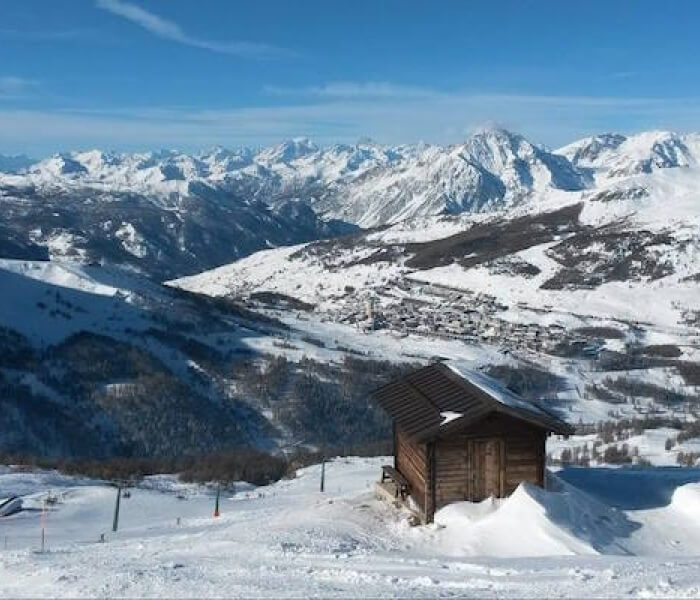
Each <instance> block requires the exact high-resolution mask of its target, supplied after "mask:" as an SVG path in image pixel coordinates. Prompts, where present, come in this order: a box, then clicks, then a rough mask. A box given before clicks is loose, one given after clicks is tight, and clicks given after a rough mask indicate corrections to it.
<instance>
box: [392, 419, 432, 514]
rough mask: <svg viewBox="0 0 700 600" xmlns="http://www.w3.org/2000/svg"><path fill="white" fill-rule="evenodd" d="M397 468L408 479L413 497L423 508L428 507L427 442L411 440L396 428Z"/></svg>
mask: <svg viewBox="0 0 700 600" xmlns="http://www.w3.org/2000/svg"><path fill="white" fill-rule="evenodd" d="M395 439H396V450H395V462H396V468H397V469H398V470H399V472H400V473H401V474H402V475H403V476H404V477H405V478H406V479H407V480H408V483H409V485H410V486H411V497H412V498H413V499H414V500H415V501H416V503H418V505H419V506H420V507H421V508H422V509H425V508H426V501H425V500H426V498H425V496H426V491H427V488H426V481H427V476H428V456H427V448H426V445H425V444H419V443H417V442H414V441H412V440H410V439H409V438H408V437H407V436H406V434H405V433H403V432H402V431H401V430H400V429H399V428H398V427H397V428H396V438H395Z"/></svg>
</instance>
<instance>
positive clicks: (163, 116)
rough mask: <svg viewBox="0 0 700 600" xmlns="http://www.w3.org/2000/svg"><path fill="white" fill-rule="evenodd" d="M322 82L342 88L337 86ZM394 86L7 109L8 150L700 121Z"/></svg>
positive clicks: (679, 110) (446, 136)
mask: <svg viewBox="0 0 700 600" xmlns="http://www.w3.org/2000/svg"><path fill="white" fill-rule="evenodd" d="M319 87H321V88H324V89H325V88H327V89H334V88H333V86H330V85H329V86H319ZM335 89H338V88H335ZM345 89H346V91H350V90H351V89H352V88H345ZM360 89H368V88H366V87H364V88H363V87H362V86H360V87H358V88H357V90H360ZM388 90H389V88H387V89H385V92H386V93H385V94H384V95H383V96H381V95H379V96H375V97H374V98H373V99H371V98H365V97H361V98H358V97H357V95H355V96H353V95H352V94H348V96H347V97H341V96H338V95H333V94H326V95H320V96H319V97H311V98H310V99H309V100H308V101H307V102H297V101H296V100H295V102H284V103H281V104H280V105H277V106H250V107H233V108H229V109H211V110H207V109H201V108H191V107H190V108H188V107H167V106H166V107H142V108H139V107H131V108H129V107H119V108H116V107H115V108H113V109H97V108H92V109H70V108H68V107H66V108H64V109H62V110H59V109H54V110H51V111H49V110H26V109H6V110H3V109H0V131H2V133H3V135H2V139H0V152H9V153H16V152H27V153H30V154H33V155H40V154H47V153H50V152H53V151H56V150H65V149H71V148H80V147H82V148H85V147H101V148H112V149H118V150H145V149H153V148H159V147H177V148H182V149H197V148H202V147H207V146H212V145H215V144H220V145H223V146H237V145H259V144H272V143H276V142H278V141H279V140H281V139H285V138H290V137H295V136H300V135H304V136H308V137H311V138H313V139H315V140H317V141H319V142H320V143H336V142H346V143H352V142H354V141H356V140H357V139H359V138H360V137H363V136H368V135H369V136H371V137H372V138H374V139H376V140H377V141H379V142H383V143H390V144H399V143H410V142H416V141H419V140H424V141H426V142H431V143H442V144H444V143H456V142H459V141H461V140H463V139H464V138H465V136H466V135H467V132H469V131H472V130H474V129H476V128H477V127H478V126H479V125H481V124H483V123H485V122H489V121H494V122H498V123H500V124H502V125H503V126H505V127H506V128H508V129H512V130H514V131H518V132H520V133H522V134H523V135H525V136H526V137H528V138H529V139H531V140H532V141H533V142H536V143H545V144H547V145H549V146H550V147H557V146H560V145H563V144H565V143H568V142H571V141H573V140H575V139H578V138H581V137H584V136H586V135H591V134H593V133H599V132H601V131H620V132H621V133H629V132H634V131H641V130H645V129H673V130H679V131H691V130H694V129H697V123H699V122H700V101H698V99H697V98H675V99H669V98H641V97H640V98H616V97H606V96H542V95H540V96H538V95H531V96H528V95H517V94H515V95H507V94H488V93H482V94H468V93H461V94H456V93H453V94H445V93H442V92H439V91H436V92H435V93H434V94H430V93H426V94H424V95H423V96H421V97H413V98H412V99H411V100H410V101H403V100H401V98H400V97H397V96H396V95H395V94H393V92H395V91H397V90H398V87H394V88H391V90H392V94H389V93H388Z"/></svg>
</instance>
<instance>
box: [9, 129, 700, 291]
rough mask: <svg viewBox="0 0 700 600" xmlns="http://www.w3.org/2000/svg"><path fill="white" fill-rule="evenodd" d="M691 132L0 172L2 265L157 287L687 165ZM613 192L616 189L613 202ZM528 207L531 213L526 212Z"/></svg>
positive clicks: (232, 154)
mask: <svg viewBox="0 0 700 600" xmlns="http://www.w3.org/2000/svg"><path fill="white" fill-rule="evenodd" d="M699 156H700V136H699V135H697V134H689V135H677V134H673V133H669V132H646V133H641V134H638V135H636V136H629V137H626V136H623V135H620V134H604V135H601V136H595V137H593V138H587V139H584V140H580V141H578V142H575V143H574V144H571V145H569V146H565V147H564V148H562V149H560V150H558V151H556V152H549V151H547V150H545V149H543V148H541V147H538V146H536V145H534V144H532V143H530V142H529V141H527V140H526V139H525V138H523V137H522V136H520V135H517V134H514V133H511V132H508V131H505V130H503V129H491V130H483V131H479V132H477V133H476V134H474V135H473V136H471V137H470V138H469V139H467V140H466V141H465V142H464V143H462V144H458V145H452V146H445V147H441V146H435V145H425V144H417V145H404V146H381V145H378V144H374V143H372V142H360V143H358V144H356V145H335V146H331V147H328V148H320V147H318V146H317V145H315V144H314V143H312V142H311V141H309V140H307V139H304V138H298V139H295V140H290V141H287V142H284V143H282V144H280V145H278V146H275V147H271V148H266V149H251V148H241V149H236V150H227V149H224V148H215V149H213V150H210V151H207V152H202V153H199V154H185V153H180V152H176V151H160V152H151V153H134V154H119V153H111V152H104V151H99V150H92V151H87V152H71V153H64V154H58V155H55V156H52V157H50V158H48V159H45V160H42V161H39V162H36V163H34V164H32V165H31V166H28V167H26V168H24V169H20V172H18V173H0V203H2V205H3V207H4V210H3V216H2V217H0V228H1V229H2V230H3V231H7V232H9V233H8V234H7V237H8V239H11V240H12V241H11V243H10V242H6V243H5V244H4V246H7V249H6V250H5V251H3V252H4V254H3V255H4V256H9V257H16V258H23V257H26V258H37V256H38V254H37V252H39V253H41V249H42V248H44V249H46V250H45V252H46V253H47V254H48V255H50V256H53V257H62V256H63V257H66V256H67V257H71V258H81V259H83V260H86V261H96V260H100V261H106V262H110V263H115V264H121V265H124V266H128V267H129V268H131V269H136V270H140V271H142V272H144V273H147V274H149V275H151V276H153V277H157V278H161V279H163V278H171V277H177V276H181V275H187V274H191V273H195V272H197V271H202V270H206V269H209V268H212V267H215V266H218V265H221V264H226V263H228V262H231V261H233V260H236V259H238V258H241V257H243V256H247V255H249V254H251V253H253V252H255V251H257V250H261V249H265V248H269V247H276V246H280V245H286V244H293V243H299V242H306V241H310V240H313V239H318V238H323V237H332V236H334V235H338V234H341V233H347V232H349V231H351V230H352V227H351V226H349V224H352V225H354V226H358V225H359V226H361V227H375V226H384V225H387V224H393V223H398V222H401V221H405V220H410V219H415V218H422V217H429V216H432V215H441V214H453V215H456V214H461V213H469V214H472V213H484V214H489V213H492V212H502V211H508V210H519V209H522V208H523V207H527V206H530V205H533V206H536V205H537V204H538V203H541V202H543V201H546V199H547V198H550V197H554V196H557V195H560V194H563V195H566V194H569V193H574V194H576V193H580V194H581V195H585V194H587V193H589V191H590V190H592V189H596V188H597V187H599V186H601V185H604V184H609V183H611V182H616V183H617V184H619V186H621V187H622V188H624V187H625V186H626V183H625V182H626V181H627V180H628V179H630V178H631V177H633V176H634V175H635V174H644V173H647V174H648V173H651V172H653V171H655V170H659V169H667V168H675V167H689V166H693V165H696V164H698V157H699ZM621 193H626V192H621ZM535 210H536V209H535Z"/></svg>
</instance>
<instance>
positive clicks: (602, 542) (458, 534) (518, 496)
mask: <svg viewBox="0 0 700 600" xmlns="http://www.w3.org/2000/svg"><path fill="white" fill-rule="evenodd" d="M556 486H557V487H558V488H559V490H560V491H556V492H554V491H547V490H543V489H541V488H539V487H537V486H534V485H531V484H528V483H522V484H521V485H520V486H519V487H518V488H517V489H516V490H515V492H513V494H512V495H511V496H510V497H508V498H506V499H503V500H496V499H493V498H489V499H487V500H484V501H483V502H480V503H478V504H475V503H472V502H458V503H455V504H451V505H448V506H446V507H444V508H442V509H441V510H439V511H438V512H437V513H436V515H435V523H436V524H437V526H438V529H437V530H436V531H435V533H434V539H433V540H432V542H434V543H435V544H436V545H437V546H438V547H439V548H440V549H441V550H442V551H443V552H445V553H447V554H449V555H452V556H499V557H526V556H564V555H581V554H599V553H603V552H605V553H615V554H617V553H623V550H622V549H620V548H616V545H615V542H614V540H615V538H617V537H620V536H625V535H628V534H629V532H630V531H631V530H632V529H633V527H634V526H633V524H632V523H631V522H630V521H628V519H627V517H626V516H625V515H624V514H623V513H621V512H618V511H616V510H615V509H611V508H610V507H608V506H606V505H604V504H602V503H600V502H598V501H597V500H595V499H593V498H591V497H590V496H588V495H586V494H585V493H583V492H581V491H580V490H577V489H576V488H573V487H572V486H569V485H566V484H563V483H562V482H556Z"/></svg>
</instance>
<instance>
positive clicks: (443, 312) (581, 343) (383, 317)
mask: <svg viewBox="0 0 700 600" xmlns="http://www.w3.org/2000/svg"><path fill="white" fill-rule="evenodd" d="M387 291H389V290H388V289H387ZM377 292H378V293H377V295H366V296H364V297H358V296H356V295H354V294H350V295H349V296H348V297H346V298H345V300H344V302H342V303H340V304H338V305H337V308H336V309H334V310H332V311H330V312H329V314H328V316H329V317H330V318H331V319H333V320H335V321H337V322H341V323H346V324H352V325H355V326H356V327H358V328H359V329H361V330H363V331H373V330H377V329H388V330H390V331H393V332H395V333H396V334H397V335H400V336H406V335H408V334H419V335H429V336H431V337H442V338H448V339H458V340H462V341H464V342H467V343H489V344H496V345H500V346H502V347H504V348H505V349H509V350H532V351H536V352H548V351H552V350H553V349H554V348H555V347H556V346H558V345H560V344H562V343H564V344H566V343H569V344H571V345H573V346H578V347H579V351H580V352H581V354H583V355H588V356H590V357H593V358H595V357H596V356H597V354H598V352H599V351H600V349H601V347H602V344H596V343H595V342H592V341H591V340H589V339H587V338H585V337H582V336H577V335H575V334H571V333H569V332H567V330H566V328H565V327H564V326H562V325H559V324H556V323H555V324H550V325H542V324H538V323H525V322H522V323H521V322H514V321H511V320H507V319H505V318H504V313H505V311H506V310H508V309H509V308H510V307H508V306H506V305H504V304H501V303H500V302H499V301H498V300H497V299H496V297H494V296H491V295H489V294H484V293H474V292H471V291H462V290H459V291H458V290H454V289H451V288H447V287H445V286H439V285H434V284H417V283H416V284H413V285H411V284H410V283H405V282H402V286H399V287H394V288H393V289H392V290H391V291H390V292H389V293H386V294H383V293H382V290H377ZM515 308H520V309H523V310H526V309H527V307H526V306H525V305H516V307H515ZM545 310H546V307H545ZM511 314H512V311H511Z"/></svg>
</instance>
